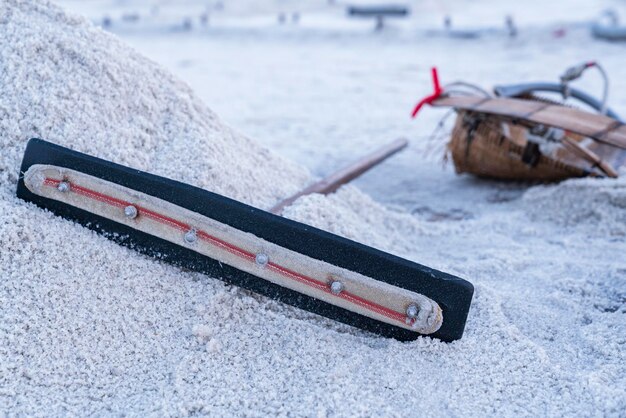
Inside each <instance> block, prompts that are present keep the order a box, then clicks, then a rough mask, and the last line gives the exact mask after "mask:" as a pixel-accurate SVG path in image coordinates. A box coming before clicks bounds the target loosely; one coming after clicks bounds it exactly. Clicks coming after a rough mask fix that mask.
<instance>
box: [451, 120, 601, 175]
mask: <svg viewBox="0 0 626 418" xmlns="http://www.w3.org/2000/svg"><path fill="white" fill-rule="evenodd" d="M526 133H527V128H525V127H522V126H519V125H514V124H512V123H510V122H506V121H504V120H503V119H501V118H499V117H497V116H493V115H486V114H484V113H473V112H469V111H465V110H458V114H457V119H456V123H455V126H454V129H453V131H452V137H451V139H450V142H449V143H448V149H449V151H450V154H451V155H452V160H453V161H454V166H455V168H456V171H457V173H471V174H474V175H477V176H480V177H488V178H496V179H503V180H532V181H559V180H564V179H566V178H571V177H583V176H588V175H590V174H592V175H593V172H591V171H589V170H587V169H585V168H584V165H582V164H577V163H576V162H575V161H572V162H566V160H567V158H559V157H558V156H557V158H554V157H550V156H546V155H544V154H542V153H541V152H539V150H538V148H533V147H532V146H531V145H532V144H529V141H528V140H527V139H526ZM529 151H531V152H529ZM563 151H564V150H563ZM558 154H559V153H558V152H557V155H558Z"/></svg>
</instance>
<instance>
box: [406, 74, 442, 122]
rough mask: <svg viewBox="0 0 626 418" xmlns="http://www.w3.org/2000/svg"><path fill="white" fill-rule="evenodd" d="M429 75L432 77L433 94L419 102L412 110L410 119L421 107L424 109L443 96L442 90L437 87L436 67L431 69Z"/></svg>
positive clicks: (437, 75)
mask: <svg viewBox="0 0 626 418" xmlns="http://www.w3.org/2000/svg"><path fill="white" fill-rule="evenodd" d="M431 74H432V77H433V88H434V91H433V94H431V95H430V96H426V97H424V98H423V99H422V100H420V101H419V103H417V104H416V105H415V109H413V113H412V115H411V116H412V117H415V116H417V113H418V112H419V111H420V109H421V108H422V107H424V105H427V104H428V105H431V104H433V102H434V101H435V100H437V99H438V98H439V97H441V95H442V94H443V89H442V88H441V86H440V85H439V74H438V73H437V67H433V68H432V69H431Z"/></svg>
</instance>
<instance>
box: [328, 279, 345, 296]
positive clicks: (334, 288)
mask: <svg viewBox="0 0 626 418" xmlns="http://www.w3.org/2000/svg"><path fill="white" fill-rule="evenodd" d="M341 292H343V283H341V282H339V281H334V282H332V283H331V284H330V293H332V294H333V295H338V294H340V293H341Z"/></svg>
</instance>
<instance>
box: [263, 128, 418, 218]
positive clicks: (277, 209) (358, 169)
mask: <svg viewBox="0 0 626 418" xmlns="http://www.w3.org/2000/svg"><path fill="white" fill-rule="evenodd" d="M407 145H408V141H407V140H406V139H404V138H400V139H396V140H395V141H393V142H391V143H389V144H387V145H385V146H383V147H381V148H379V149H377V150H376V151H374V152H372V153H370V154H368V155H366V156H364V157H362V158H360V159H358V160H357V161H355V162H353V163H352V164H350V165H349V166H347V167H345V168H342V169H341V170H338V171H336V172H334V173H332V174H331V175H329V176H328V177H325V178H323V179H322V180H320V181H318V182H316V183H313V184H311V185H310V186H307V187H306V188H304V189H302V190H300V191H299V192H298V193H296V194H294V195H292V196H289V197H288V198H286V199H284V200H281V201H280V202H278V203H277V204H276V205H274V207H272V208H271V209H270V210H269V211H270V212H271V213H273V214H275V215H280V214H281V213H282V212H283V210H284V209H285V208H286V207H287V206H289V205H291V204H292V203H293V202H295V201H296V200H297V199H298V198H300V197H302V196H306V195H309V194H312V193H320V194H324V195H326V194H330V193H333V192H334V191H336V190H337V189H338V188H340V187H341V186H343V185H344V184H346V183H349V182H350V181H352V180H354V179H355V178H357V177H359V176H360V175H362V174H363V173H365V172H366V171H368V170H370V169H371V168H373V167H375V166H376V165H378V164H380V163H382V162H383V161H385V160H386V159H387V158H389V157H391V156H392V155H394V154H395V153H397V152H399V151H401V150H403V149H404V148H406V146H407Z"/></svg>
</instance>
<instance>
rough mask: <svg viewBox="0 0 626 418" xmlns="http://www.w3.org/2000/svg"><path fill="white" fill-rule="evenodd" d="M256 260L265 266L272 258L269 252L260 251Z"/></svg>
mask: <svg viewBox="0 0 626 418" xmlns="http://www.w3.org/2000/svg"><path fill="white" fill-rule="evenodd" d="M254 261H256V263H257V264H258V265H260V266H264V265H266V264H267V263H269V261H270V258H269V257H268V256H267V254H264V253H258V254H257V255H256V257H255V259H254Z"/></svg>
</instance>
